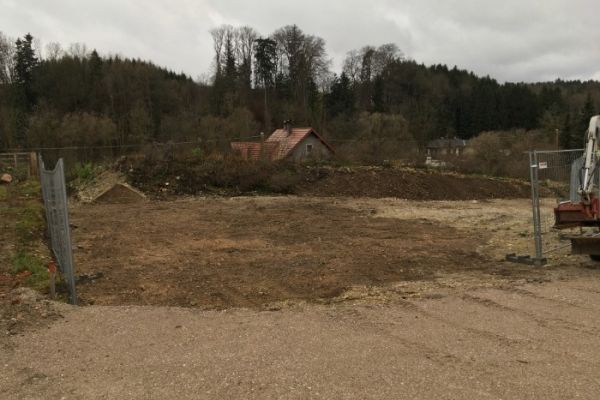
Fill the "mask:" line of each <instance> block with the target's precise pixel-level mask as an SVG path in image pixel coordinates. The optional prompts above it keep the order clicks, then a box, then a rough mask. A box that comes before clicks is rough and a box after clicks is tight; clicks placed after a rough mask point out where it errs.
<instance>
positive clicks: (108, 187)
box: [76, 170, 145, 204]
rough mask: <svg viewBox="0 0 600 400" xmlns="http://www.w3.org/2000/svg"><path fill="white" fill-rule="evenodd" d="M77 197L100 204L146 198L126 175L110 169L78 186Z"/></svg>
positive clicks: (131, 201)
mask: <svg viewBox="0 0 600 400" xmlns="http://www.w3.org/2000/svg"><path fill="white" fill-rule="evenodd" d="M76 197H77V199H78V200H80V201H82V202H84V203H92V202H94V203H100V204H129V203H139V202H141V201H143V200H144V199H145V195H144V194H143V193H142V192H140V191H138V190H137V189H134V188H133V187H131V186H130V185H129V184H128V183H127V182H126V177H125V176H124V175H122V174H120V173H118V172H115V171H110V170H107V171H103V172H102V173H101V174H100V175H98V176H97V177H95V178H94V179H93V180H92V181H90V182H87V183H85V184H83V185H81V186H80V187H78V188H77V194H76Z"/></svg>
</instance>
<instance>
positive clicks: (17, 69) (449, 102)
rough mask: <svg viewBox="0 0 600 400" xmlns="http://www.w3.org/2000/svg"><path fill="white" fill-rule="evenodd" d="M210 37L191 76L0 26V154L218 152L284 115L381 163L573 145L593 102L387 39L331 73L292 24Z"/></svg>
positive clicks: (574, 84) (569, 87)
mask: <svg viewBox="0 0 600 400" xmlns="http://www.w3.org/2000/svg"><path fill="white" fill-rule="evenodd" d="M207 34H208V33H207ZM210 35H212V39H213V44H214V54H212V55H211V56H212V57H213V59H214V61H213V67H212V71H211V73H210V79H205V80H200V79H193V78H192V77H191V76H187V75H185V74H182V73H176V72H173V71H171V70H169V69H168V68H165V67H161V66H157V65H155V64H153V63H152V62H150V61H143V60H139V59H130V58H126V57H123V56H116V55H102V54H99V53H98V52H97V51H96V50H91V51H90V50H88V48H87V47H86V46H85V45H84V44H80V43H75V44H72V45H70V46H69V47H68V48H63V47H62V45H61V44H59V43H49V44H47V45H46V46H45V47H44V48H42V46H41V45H40V41H39V40H38V39H37V38H34V37H32V35H30V34H25V35H24V36H23V37H20V38H9V37H8V36H6V35H4V34H2V33H1V32H0V151H3V150H13V149H39V148H54V147H97V146H106V147H111V148H119V147H127V146H136V145H141V144H144V143H153V142H159V143H166V142H188V141H191V142H195V143H196V142H197V143H198V146H199V147H202V148H203V150H205V151H226V150H227V149H228V144H229V142H230V140H233V139H238V140H239V139H247V138H252V137H255V136H256V135H257V134H258V133H259V132H267V133H269V132H270V131H271V130H272V129H274V128H276V127H279V126H281V124H282V121H284V120H287V119H291V120H292V121H293V123H294V125H296V126H312V127H314V128H315V129H317V131H319V132H320V133H321V134H323V135H324V137H326V138H327V139H328V140H330V141H331V142H332V143H333V145H334V146H336V145H337V146H344V145H346V146H347V145H348V143H351V144H352V148H353V149H354V151H357V152H362V153H364V154H370V153H371V154H372V153H377V154H383V156H386V157H394V156H400V155H401V154H402V153H403V152H406V151H419V150H422V149H423V148H424V147H425V146H426V143H427V142H428V141H429V140H431V139H434V138H440V137H460V138H463V139H470V138H473V137H475V136H477V135H479V134H480V133H481V132H490V131H503V132H507V131H511V132H514V131H516V130H519V131H520V132H527V131H535V132H538V133H539V134H542V135H546V137H547V138H548V140H549V141H555V143H556V146H559V147H561V148H572V147H578V146H581V143H582V140H583V132H584V131H585V129H586V126H587V123H588V121H589V117H590V116H591V115H592V114H595V113H596V112H597V111H598V105H599V104H600V83H599V82H596V81H585V82H583V81H563V80H556V81H554V82H546V83H509V82H506V83H499V82H497V81H496V80H495V79H493V77H489V76H483V77H481V76H476V75H475V74H474V73H472V72H469V71H466V70H463V69H459V68H457V67H456V66H453V67H449V66H446V65H423V64H420V63H418V61H416V60H412V59H410V58H409V57H408V56H406V55H405V54H404V53H403V52H402V50H401V48H400V46H398V45H396V44H393V43H388V44H378V45H366V46H364V47H362V48H360V49H354V50H349V51H348V53H347V56H346V59H345V60H344V63H343V69H342V70H341V71H336V72H334V71H332V67H331V66H332V62H331V59H330V57H329V55H328V54H327V49H326V43H325V40H324V39H323V38H321V37H319V36H316V35H312V34H310V33H307V32H304V31H302V29H301V28H299V27H298V26H296V25H288V26H284V27H282V28H280V29H278V30H276V31H275V32H273V33H271V34H269V35H266V36H261V35H260V34H259V33H258V32H257V31H256V30H255V29H253V28H251V27H233V26H229V25H224V26H221V27H218V28H216V29H213V30H211V31H210ZM207 56H208V55H207ZM199 72H201V71H199Z"/></svg>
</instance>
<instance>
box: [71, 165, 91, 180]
mask: <svg viewBox="0 0 600 400" xmlns="http://www.w3.org/2000/svg"><path fill="white" fill-rule="evenodd" d="M95 175H96V174H95V168H94V165H93V164H92V163H83V164H81V163H77V164H75V176H76V177H77V179H78V180H79V182H82V183H83V182H90V181H92V180H93V179H94V176H95Z"/></svg>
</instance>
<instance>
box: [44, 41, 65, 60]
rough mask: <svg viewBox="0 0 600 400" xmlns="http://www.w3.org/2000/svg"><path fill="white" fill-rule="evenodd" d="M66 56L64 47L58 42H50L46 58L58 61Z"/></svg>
mask: <svg viewBox="0 0 600 400" xmlns="http://www.w3.org/2000/svg"><path fill="white" fill-rule="evenodd" d="M63 55H64V51H63V49H62V46H61V45H60V43H58V42H50V43H48V44H47V45H46V58H47V59H48V60H50V61H56V60H58V59H59V58H61V57H62V56H63Z"/></svg>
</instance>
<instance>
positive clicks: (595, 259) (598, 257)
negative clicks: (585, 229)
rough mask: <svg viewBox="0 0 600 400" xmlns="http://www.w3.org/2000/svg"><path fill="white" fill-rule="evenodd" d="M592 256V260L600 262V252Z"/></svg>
mask: <svg viewBox="0 0 600 400" xmlns="http://www.w3.org/2000/svg"><path fill="white" fill-rule="evenodd" d="M590 258H591V259H592V261H598V262H600V254H590Z"/></svg>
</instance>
